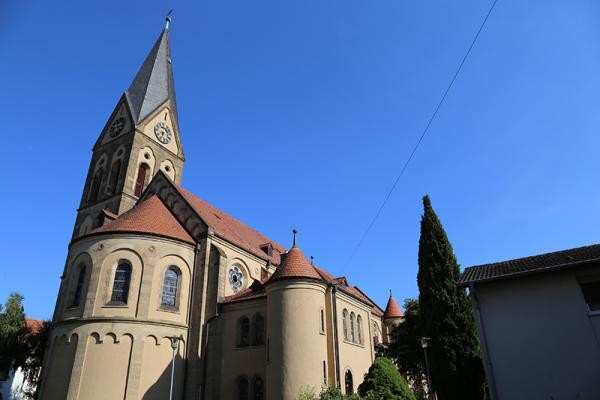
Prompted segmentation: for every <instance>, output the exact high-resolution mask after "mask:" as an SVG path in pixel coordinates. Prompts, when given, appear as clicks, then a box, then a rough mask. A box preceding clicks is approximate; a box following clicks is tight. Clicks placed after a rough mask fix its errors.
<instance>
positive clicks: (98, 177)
mask: <svg viewBox="0 0 600 400" xmlns="http://www.w3.org/2000/svg"><path fill="white" fill-rule="evenodd" d="M102 175H104V169H103V168H99V169H98V171H96V173H95V174H94V178H93V179H92V185H91V186H90V194H89V196H88V200H89V202H90V203H95V202H96V200H98V193H100V184H101V183H102Z"/></svg>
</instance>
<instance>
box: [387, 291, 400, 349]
mask: <svg viewBox="0 0 600 400" xmlns="http://www.w3.org/2000/svg"><path fill="white" fill-rule="evenodd" d="M403 320H404V312H402V309H401V308H400V306H399V305H398V303H396V300H395V299H394V296H392V291H391V290H390V298H389V299H388V302H387V306H386V307H385V312H384V313H383V324H384V332H383V336H384V339H383V340H384V342H385V343H389V342H390V341H391V335H392V331H393V330H394V328H395V327H396V326H398V324H399V323H401V322H402V321H403Z"/></svg>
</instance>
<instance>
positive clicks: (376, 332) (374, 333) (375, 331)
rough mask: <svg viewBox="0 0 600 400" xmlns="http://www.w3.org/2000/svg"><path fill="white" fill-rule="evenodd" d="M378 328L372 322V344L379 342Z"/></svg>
mask: <svg viewBox="0 0 600 400" xmlns="http://www.w3.org/2000/svg"><path fill="white" fill-rule="evenodd" d="M378 332H379V329H378V328H377V324H376V323H373V344H374V345H378V344H379V333H378Z"/></svg>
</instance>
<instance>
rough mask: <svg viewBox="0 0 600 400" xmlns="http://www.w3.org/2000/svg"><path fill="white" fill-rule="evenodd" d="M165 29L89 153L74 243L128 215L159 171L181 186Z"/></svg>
mask: <svg viewBox="0 0 600 400" xmlns="http://www.w3.org/2000/svg"><path fill="white" fill-rule="evenodd" d="M169 23H170V18H169V17H167V23H166V26H165V29H164V30H163V31H162V32H161V34H160V36H159V37H158V39H157V40H156V43H155V44H154V46H153V47H152V50H151V51H150V53H149V54H148V56H147V57H146V60H145V61H144V63H143V64H142V66H141V68H140V69H139V71H138V73H137V75H136V76H135V78H134V79H133V82H132V83H131V85H130V86H129V88H128V89H127V91H126V92H125V93H123V95H122V96H121V98H120V99H119V101H118V103H117V106H116V107H115V109H114V111H113V112H112V114H111V116H110V117H109V119H108V121H107V122H106V125H105V126H104V129H103V130H102V132H101V134H100V137H99V138H98V140H97V142H96V144H95V145H94V148H93V150H92V151H93V154H92V160H91V162H90V167H89V170H88V174H87V179H86V182H85V186H84V189H83V194H82V196H81V203H80V205H79V209H78V211H77V219H76V222H75V228H74V231H73V238H76V237H79V236H82V235H85V234H86V233H88V232H90V231H91V230H92V229H95V228H97V227H98V226H101V225H102V224H103V223H104V220H105V218H107V217H108V218H114V215H120V214H122V213H124V212H125V211H127V210H129V209H131V208H132V207H133V206H134V205H135V203H136V201H137V199H138V198H139V197H140V195H141V194H142V192H143V191H144V189H145V188H146V186H147V185H148V183H149V182H150V181H151V180H152V178H153V177H154V175H156V173H157V172H158V171H159V170H160V171H162V172H163V173H164V174H165V175H166V176H168V177H169V178H170V179H172V180H173V181H174V182H175V183H176V184H181V174H182V170H183V163H184V160H185V156H184V154H183V147H182V144H181V137H180V133H179V124H178V120H177V104H176V101H175V83H174V80H173V67H172V61H171V50H170V46H169Z"/></svg>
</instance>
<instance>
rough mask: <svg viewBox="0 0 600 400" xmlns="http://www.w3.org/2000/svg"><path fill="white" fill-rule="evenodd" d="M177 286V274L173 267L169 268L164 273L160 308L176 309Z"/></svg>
mask: <svg viewBox="0 0 600 400" xmlns="http://www.w3.org/2000/svg"><path fill="white" fill-rule="evenodd" d="M178 285H179V273H178V271H177V269H176V268H175V267H169V269H167V270H166V271H165V277H164V279H163V287H162V299H161V301H160V305H161V307H168V308H176V307H177V288H178Z"/></svg>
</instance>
